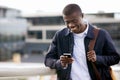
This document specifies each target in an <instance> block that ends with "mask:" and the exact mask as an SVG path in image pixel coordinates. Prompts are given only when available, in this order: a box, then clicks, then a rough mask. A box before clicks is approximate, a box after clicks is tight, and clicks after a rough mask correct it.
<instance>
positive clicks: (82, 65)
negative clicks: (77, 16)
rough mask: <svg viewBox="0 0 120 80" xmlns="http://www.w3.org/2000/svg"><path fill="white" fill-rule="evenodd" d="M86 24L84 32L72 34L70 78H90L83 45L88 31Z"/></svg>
mask: <svg viewBox="0 0 120 80" xmlns="http://www.w3.org/2000/svg"><path fill="white" fill-rule="evenodd" d="M88 27H89V26H88V24H87V28H86V30H85V31H84V32H82V33H80V34H75V33H74V34H73V35H74V49H73V58H74V61H73V63H72V68H71V78H72V80H91V77H90V75H89V72H88V67H87V61H86V53H85V46H84V38H85V36H86V35H87V32H88Z"/></svg>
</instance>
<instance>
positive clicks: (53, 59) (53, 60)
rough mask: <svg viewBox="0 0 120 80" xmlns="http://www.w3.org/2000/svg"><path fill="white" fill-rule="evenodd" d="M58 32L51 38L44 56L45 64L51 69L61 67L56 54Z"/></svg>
mask: <svg viewBox="0 0 120 80" xmlns="http://www.w3.org/2000/svg"><path fill="white" fill-rule="evenodd" d="M57 41H58V32H57V33H56V34H55V36H54V37H53V40H52V42H51V44H50V46H49V50H48V52H47V55H46V57H45V61H44V63H45V65H46V66H47V67H50V68H51V69H57V70H59V69H62V66H61V64H60V60H59V56H58V47H57V46H58V42H57Z"/></svg>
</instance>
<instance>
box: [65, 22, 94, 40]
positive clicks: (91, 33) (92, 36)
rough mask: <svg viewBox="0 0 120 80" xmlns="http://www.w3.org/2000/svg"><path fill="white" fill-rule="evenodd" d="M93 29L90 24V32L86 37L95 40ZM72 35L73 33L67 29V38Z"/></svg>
mask: <svg viewBox="0 0 120 80" xmlns="http://www.w3.org/2000/svg"><path fill="white" fill-rule="evenodd" d="M93 29H94V27H93V26H92V25H91V24H89V26H88V32H87V35H86V37H87V38H90V39H93V38H94V33H93ZM71 33H72V32H71V31H70V30H69V29H68V28H67V29H66V33H65V36H68V35H69V34H71Z"/></svg>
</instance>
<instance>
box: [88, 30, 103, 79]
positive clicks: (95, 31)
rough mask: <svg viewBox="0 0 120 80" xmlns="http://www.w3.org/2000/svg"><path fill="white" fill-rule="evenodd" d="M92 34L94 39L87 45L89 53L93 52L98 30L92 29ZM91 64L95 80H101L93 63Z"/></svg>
mask: <svg viewBox="0 0 120 80" xmlns="http://www.w3.org/2000/svg"><path fill="white" fill-rule="evenodd" d="M93 33H94V39H92V40H91V41H90V43H89V45H88V49H89V51H91V50H94V46H95V42H96V39H97V36H98V33H99V28H94V29H93ZM91 64H92V66H93V70H94V72H95V76H96V78H97V80H101V77H100V73H99V72H98V70H97V68H96V66H95V64H94V63H93V62H91Z"/></svg>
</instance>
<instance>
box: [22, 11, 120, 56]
mask: <svg viewBox="0 0 120 80" xmlns="http://www.w3.org/2000/svg"><path fill="white" fill-rule="evenodd" d="M23 17H24V18H26V19H27V21H28V23H29V26H28V28H27V36H26V47H25V50H26V51H25V52H26V53H30V54H34V53H38V54H40V53H44V52H46V51H47V50H48V47H49V44H50V42H51V40H52V38H53V36H54V34H55V32H56V31H58V30H60V29H62V28H63V27H65V24H64V21H63V18H62V15H61V14H55V13H53V14H51V13H50V14H49V13H36V14H32V15H26V16H23ZM118 17H120V14H119V13H95V14H85V18H86V19H87V20H88V21H90V23H92V24H94V25H97V26H98V27H100V28H104V29H106V30H108V32H109V33H110V35H111V36H112V38H113V40H114V41H115V45H116V46H117V50H118V51H120V32H119V31H120V18H118Z"/></svg>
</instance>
